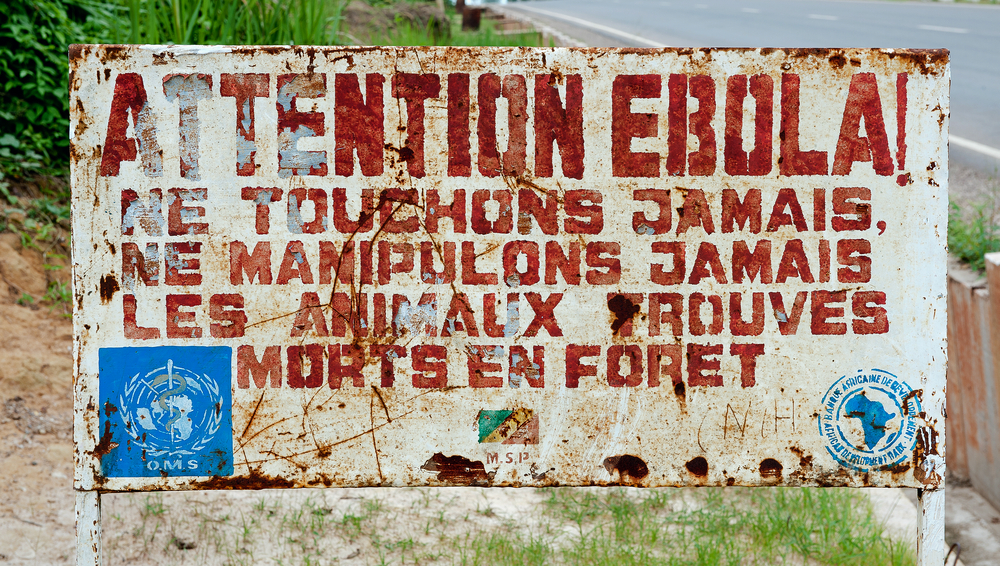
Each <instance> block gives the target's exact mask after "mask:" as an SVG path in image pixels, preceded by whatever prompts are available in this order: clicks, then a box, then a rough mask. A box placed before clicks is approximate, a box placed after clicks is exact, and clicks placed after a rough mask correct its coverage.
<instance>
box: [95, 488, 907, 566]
mask: <svg viewBox="0 0 1000 566" xmlns="http://www.w3.org/2000/svg"><path fill="white" fill-rule="evenodd" d="M390 491H391V495H387V494H388V493H389V492H390ZM487 491H490V490H476V489H460V490H452V489H399V490H378V493H380V494H382V496H381V498H380V497H379V496H368V495H366V494H368V493H371V492H368V491H366V490H326V491H322V490H320V491H313V492H312V493H311V494H309V495H303V494H301V493H287V492H285V493H261V494H253V495H249V494H246V495H240V496H237V495H234V494H226V495H219V494H211V493H201V494H167V495H163V494H152V495H147V494H121V495H115V496H112V498H111V499H109V500H108V501H107V502H106V504H105V517H106V522H105V531H104V532H105V552H106V560H107V563H108V564H123V563H131V562H132V561H134V560H141V561H142V562H143V563H149V564H175V563H182V562H183V563H188V562H190V563H198V564H264V563H275V564H334V563H338V562H339V561H342V560H345V559H348V560H350V561H351V563H363V564H427V565H431V564H442V565H444V564H453V565H462V566H474V565H482V566H495V565H501V566H502V565H512V566H513V565H543V564H552V565H584V566H587V565H592V566H605V565H608V566H610V565H615V566H619V565H626V566H628V565H636V566H638V565H643V566H657V565H664V566H702V565H703V566H709V565H712V566H715V565H727V566H737V565H739V566H749V565H755V564H786V565H806V564H808V565H812V566H821V565H829V566H835V565H837V566H840V565H842V566H862V565H864V566H911V565H913V564H914V563H915V557H914V552H913V549H912V547H911V546H910V545H909V544H907V543H900V542H897V541H893V540H892V539H890V538H889V537H888V536H887V535H886V532H885V530H884V529H883V526H882V525H881V524H880V523H879V521H878V519H877V518H876V516H875V514H874V512H873V510H872V507H871V503H870V501H869V498H868V497H867V496H865V495H864V494H863V493H861V492H860V491H859V490H851V489H817V488H759V489H747V488H701V489H623V488H605V489H601V488H554V489H545V490H537V491H536V490H527V489H525V490H503V492H502V493H503V495H498V494H497V493H496V492H495V491H491V492H490V493H489V494H487V493H486V492H487ZM234 498H235V499H234ZM168 501H170V502H176V503H169V504H168ZM490 502H492V504H491V503H490ZM491 505H498V506H502V507H503V508H502V509H501V508H494V507H492V506H491ZM515 508H516V511H514V509H515Z"/></svg>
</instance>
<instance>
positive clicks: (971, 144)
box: [948, 135, 1000, 159]
mask: <svg viewBox="0 0 1000 566" xmlns="http://www.w3.org/2000/svg"><path fill="white" fill-rule="evenodd" d="M948 141H949V142H951V143H953V144H955V145H957V146H958V147H964V148H965V149H971V150H972V151H975V152H976V153H982V154H983V155H988V156H990V157H993V158H995V159H1000V149H997V148H995V147H990V146H988V145H984V144H981V143H979V142H975V141H972V140H967V139H965V138H960V137H958V136H952V135H949V136H948Z"/></svg>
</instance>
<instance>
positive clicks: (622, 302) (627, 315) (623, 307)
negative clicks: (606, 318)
mask: <svg viewBox="0 0 1000 566" xmlns="http://www.w3.org/2000/svg"><path fill="white" fill-rule="evenodd" d="M641 309H642V307H641V306H639V305H637V304H635V303H633V302H632V301H631V300H629V298H628V297H626V296H624V295H622V294H620V293H619V294H617V295H614V296H612V297H611V298H610V299H608V310H610V311H611V313H612V314H614V315H615V319H614V320H613V321H612V322H611V333H612V334H618V331H619V330H621V327H622V326H624V325H625V323H626V322H631V320H632V318H633V317H634V316H635V315H637V314H639V311H640V310H641Z"/></svg>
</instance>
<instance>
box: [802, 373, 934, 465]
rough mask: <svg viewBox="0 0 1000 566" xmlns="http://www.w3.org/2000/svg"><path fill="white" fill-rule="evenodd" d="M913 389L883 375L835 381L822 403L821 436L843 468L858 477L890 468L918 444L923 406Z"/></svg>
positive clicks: (855, 376) (857, 375)
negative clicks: (865, 473) (855, 471)
mask: <svg viewBox="0 0 1000 566" xmlns="http://www.w3.org/2000/svg"><path fill="white" fill-rule="evenodd" d="M912 392H913V389H912V388H911V387H910V386H909V385H907V384H906V383H904V382H903V381H900V380H899V378H897V377H896V376H895V375H893V374H891V373H889V372H887V371H883V370H880V369H872V370H870V371H863V370H858V372H857V373H856V374H855V375H845V376H843V377H841V378H840V379H838V380H837V382H836V383H834V384H833V386H831V387H830V389H829V390H828V391H827V392H826V395H825V396H824V397H823V412H822V413H821V414H820V416H819V432H820V434H822V435H823V438H824V440H825V441H826V448H827V450H828V451H829V452H830V454H831V455H832V456H833V457H834V458H835V459H836V460H837V461H838V462H840V463H841V464H843V465H845V466H848V467H850V468H854V469H856V470H860V471H869V470H872V469H877V468H883V469H884V468H889V467H892V466H894V465H896V464H898V463H899V462H901V461H903V460H905V459H906V457H907V456H908V455H910V454H911V453H912V452H913V446H914V443H915V442H916V434H917V421H916V417H917V415H919V414H920V411H921V409H920V401H919V400H918V399H917V396H916V395H913V394H912Z"/></svg>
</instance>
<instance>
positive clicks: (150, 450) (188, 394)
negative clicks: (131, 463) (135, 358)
mask: <svg viewBox="0 0 1000 566" xmlns="http://www.w3.org/2000/svg"><path fill="white" fill-rule="evenodd" d="M118 403H119V408H120V414H121V418H122V421H123V422H124V423H125V425H126V428H127V430H128V431H129V433H130V435H131V436H132V439H133V442H134V443H135V444H137V445H138V446H139V447H140V448H142V449H143V450H144V451H145V452H146V454H147V455H149V456H153V457H158V456H163V455H169V456H177V455H191V454H196V453H197V452H199V451H200V450H201V449H203V448H204V447H205V446H206V445H207V444H208V443H209V442H210V441H211V440H212V437H214V436H215V433H216V432H218V430H219V427H220V424H221V422H222V397H221V395H220V394H219V386H218V384H217V383H216V382H215V380H214V379H211V378H209V377H208V376H207V375H205V376H201V375H198V373H196V372H194V371H192V370H189V369H186V368H183V367H179V366H176V365H174V363H173V360H168V361H167V364H166V365H165V366H163V367H159V368H156V369H154V370H153V371H150V372H148V373H146V374H145V375H141V374H139V373H137V374H135V375H134V376H133V377H132V378H131V379H130V380H129V381H128V383H127V384H126V385H125V388H124V391H123V392H122V394H121V395H120V396H119V398H118Z"/></svg>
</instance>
